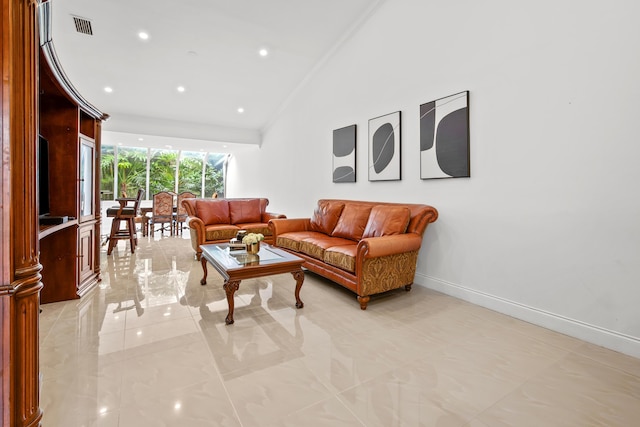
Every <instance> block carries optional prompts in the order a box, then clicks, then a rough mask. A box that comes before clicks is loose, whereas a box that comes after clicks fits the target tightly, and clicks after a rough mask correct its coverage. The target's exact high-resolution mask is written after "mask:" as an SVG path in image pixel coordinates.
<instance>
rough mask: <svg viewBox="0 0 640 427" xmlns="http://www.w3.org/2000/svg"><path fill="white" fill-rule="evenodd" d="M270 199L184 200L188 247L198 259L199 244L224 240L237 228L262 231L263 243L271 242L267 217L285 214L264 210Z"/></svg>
mask: <svg viewBox="0 0 640 427" xmlns="http://www.w3.org/2000/svg"><path fill="white" fill-rule="evenodd" d="M268 205H269V200H268V199H264V198H253V199H252V198H249V199H218V198H216V199H213V198H211V199H209V198H195V199H185V200H183V201H182V206H183V207H184V208H185V210H186V211H187V215H188V218H187V222H188V224H189V228H190V234H191V246H192V247H193V250H194V251H195V252H196V258H197V259H198V260H199V259H200V256H201V254H202V250H201V249H200V245H204V244H206V243H226V242H228V241H229V240H230V239H231V238H233V237H236V234H238V230H247V232H249V233H262V234H263V235H264V241H265V242H266V243H273V241H274V240H273V234H272V232H271V229H270V228H269V226H268V222H269V220H270V219H274V218H286V216H285V215H282V214H276V213H270V212H267V211H266V210H267V206H268Z"/></svg>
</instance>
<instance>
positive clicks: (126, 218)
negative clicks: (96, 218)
mask: <svg viewBox="0 0 640 427" xmlns="http://www.w3.org/2000/svg"><path fill="white" fill-rule="evenodd" d="M143 196H144V190H138V196H137V197H135V198H133V197H122V198H120V199H116V201H117V202H118V203H120V206H114V207H112V208H109V209H107V216H108V217H111V218H113V222H112V223H111V233H110V234H109V247H108V248H107V255H111V252H112V251H113V248H114V247H115V246H116V244H117V243H118V240H122V239H126V240H129V244H130V246H131V253H135V251H136V245H137V244H138V237H137V235H136V224H135V219H136V216H137V215H138V209H139V207H140V201H141V200H142V197H143ZM131 203H133V205H131ZM123 222H124V228H121V224H122V223H123Z"/></svg>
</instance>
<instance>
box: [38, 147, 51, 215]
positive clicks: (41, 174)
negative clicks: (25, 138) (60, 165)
mask: <svg viewBox="0 0 640 427" xmlns="http://www.w3.org/2000/svg"><path fill="white" fill-rule="evenodd" d="M37 162H38V167H37V169H36V174H37V176H36V182H37V185H38V193H37V194H38V215H40V216H43V215H48V214H49V213H51V211H50V206H49V141H47V140H46V139H45V138H43V137H42V135H39V137H38V153H37Z"/></svg>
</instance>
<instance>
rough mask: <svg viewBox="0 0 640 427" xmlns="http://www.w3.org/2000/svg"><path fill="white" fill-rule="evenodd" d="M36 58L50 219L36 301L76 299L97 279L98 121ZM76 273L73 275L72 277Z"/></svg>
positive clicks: (43, 230)
mask: <svg viewBox="0 0 640 427" xmlns="http://www.w3.org/2000/svg"><path fill="white" fill-rule="evenodd" d="M49 62H50V61H48V60H47V58H46V56H45V54H44V52H41V55H40V64H41V66H40V92H39V93H40V99H39V101H40V109H39V110H40V114H39V121H40V126H39V133H40V136H41V137H42V138H44V139H45V140H46V141H47V145H48V159H45V160H44V161H46V162H48V173H49V179H48V185H49V188H48V190H49V191H48V193H49V200H48V205H49V215H48V217H47V218H48V220H49V221H55V220H56V219H57V220H59V221H61V223H60V224H55V225H54V226H53V227H55V228H57V229H56V230H55V231H53V232H52V231H51V230H50V228H51V225H46V226H44V225H42V226H41V227H40V228H41V232H40V237H41V238H40V262H41V264H42V283H43V285H44V287H43V289H42V293H41V302H42V303H49V302H55V301H63V300H68V299H73V298H79V297H80V296H82V295H84V294H85V293H86V292H88V291H89V290H91V288H92V287H93V286H95V285H96V284H97V282H98V281H99V280H100V276H99V274H100V270H99V268H100V263H99V262H98V255H99V252H98V245H99V241H98V239H99V236H100V229H99V227H100V207H99V205H98V203H99V200H100V197H99V193H98V191H99V186H98V182H99V175H98V170H97V168H96V164H97V163H98V153H99V151H98V150H99V147H100V126H99V124H98V123H99V122H100V120H101V118H96V117H92V116H91V115H90V114H89V113H87V112H86V111H84V110H83V109H82V107H81V106H80V105H79V104H78V103H77V102H76V101H75V100H74V99H73V98H72V97H71V96H70V95H69V94H68V93H67V91H66V90H64V88H63V87H62V85H61V83H60V82H59V81H58V80H57V79H56V78H55V77H54V73H53V72H52V70H51V69H50V68H49V67H48V66H47V65H48V64H49ZM74 272H75V274H74Z"/></svg>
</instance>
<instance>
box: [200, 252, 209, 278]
mask: <svg viewBox="0 0 640 427" xmlns="http://www.w3.org/2000/svg"><path fill="white" fill-rule="evenodd" d="M200 262H202V272H203V273H204V276H203V277H202V279H201V280H200V284H201V285H206V284H207V260H206V259H204V257H202V258H201V259H200Z"/></svg>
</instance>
